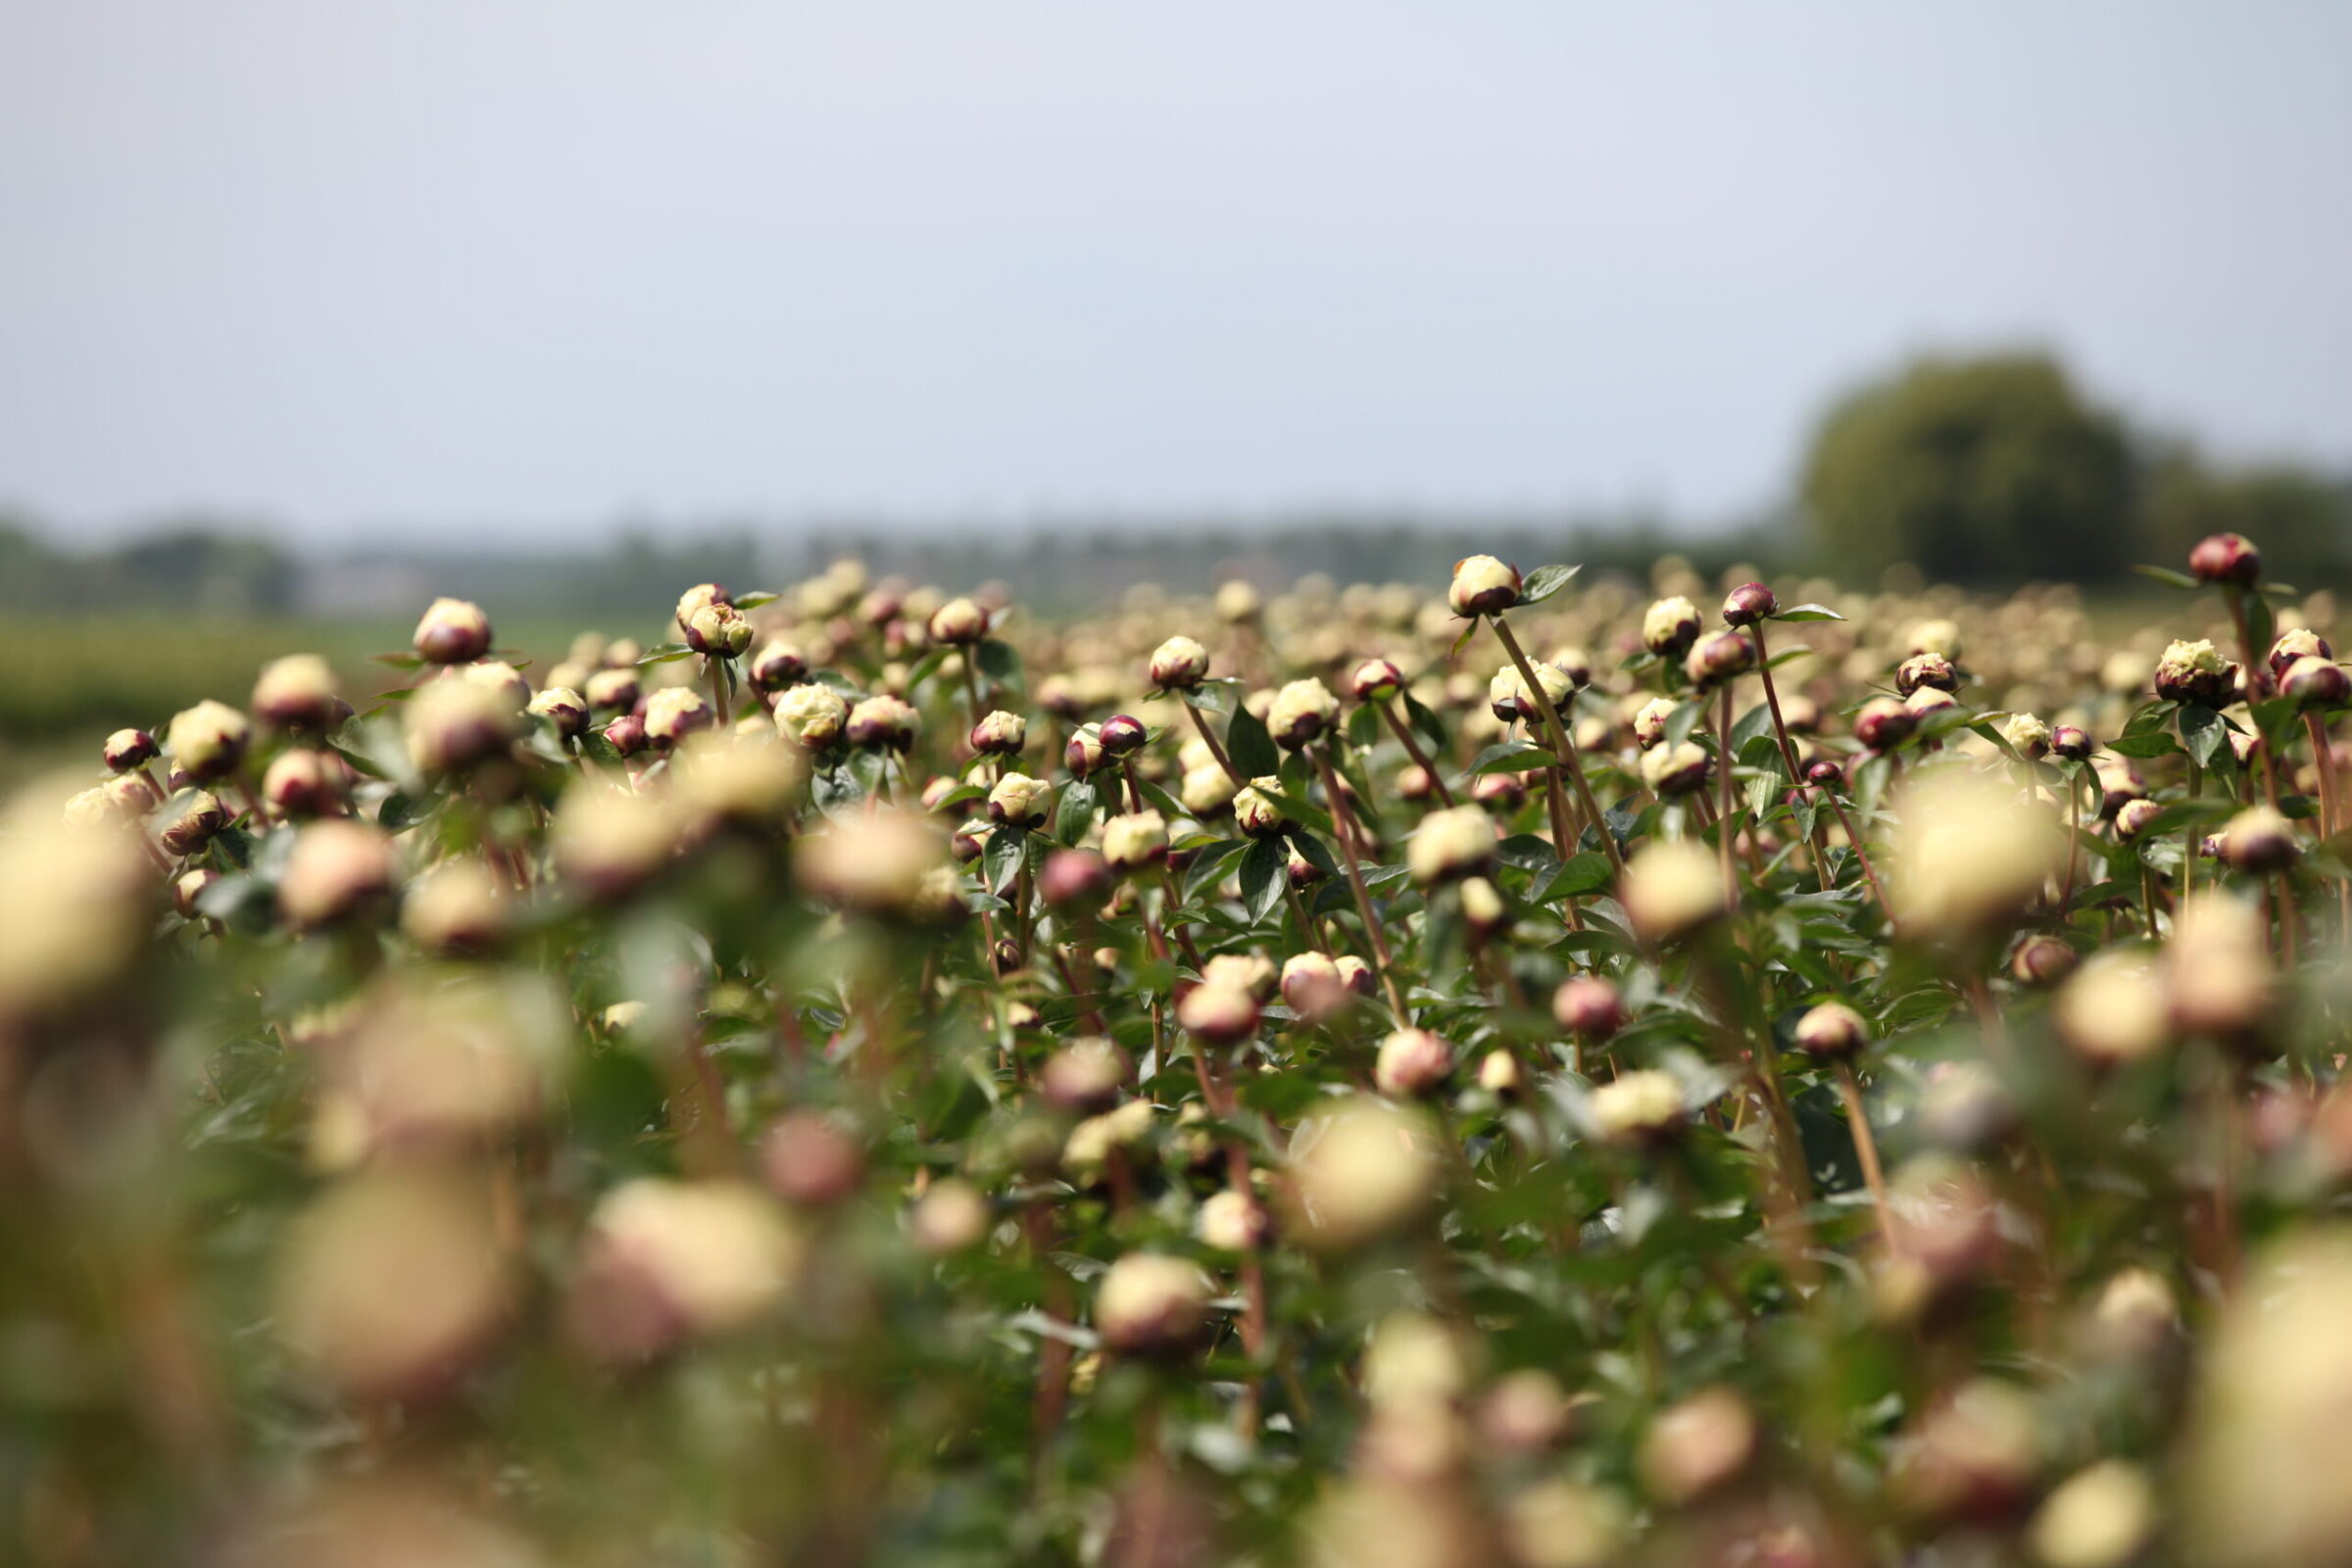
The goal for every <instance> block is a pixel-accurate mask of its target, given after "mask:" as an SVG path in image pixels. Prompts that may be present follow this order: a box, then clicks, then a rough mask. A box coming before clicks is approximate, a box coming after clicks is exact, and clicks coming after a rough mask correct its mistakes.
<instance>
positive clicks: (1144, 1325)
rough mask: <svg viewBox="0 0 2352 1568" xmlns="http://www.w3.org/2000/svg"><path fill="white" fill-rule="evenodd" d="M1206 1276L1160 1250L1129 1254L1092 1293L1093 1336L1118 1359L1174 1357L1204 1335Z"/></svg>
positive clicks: (1191, 1265)
mask: <svg viewBox="0 0 2352 1568" xmlns="http://www.w3.org/2000/svg"><path fill="white" fill-rule="evenodd" d="M1211 1294H1212V1293H1211V1292H1210V1290H1209V1284H1208V1276H1207V1275H1205V1274H1203V1273H1201V1269H1200V1267H1199V1265H1197V1264H1194V1263H1190V1262H1187V1261H1186V1260H1184V1259H1183V1258H1179V1257H1169V1256H1166V1255H1165V1254H1163V1253H1158V1252H1129V1253H1128V1254H1127V1255H1126V1256H1124V1257H1122V1258H1120V1259H1119V1260H1118V1261H1117V1262H1115V1263H1113V1264H1111V1265H1110V1267H1109V1268H1108V1269H1107V1270H1105V1271H1104V1273H1103V1283H1102V1285H1101V1286H1100V1287H1099V1288H1098V1289H1097V1290H1096V1293H1095V1332H1096V1333H1097V1334H1099V1335H1101V1336H1102V1338H1103V1348H1105V1349H1107V1350H1111V1351H1114V1352H1116V1353H1118V1354H1122V1355H1147V1356H1158V1355H1176V1354H1181V1353H1183V1352H1184V1351H1187V1350H1190V1349H1192V1348H1194V1347H1195V1346H1197V1345H1198V1344H1199V1343H1200V1342H1201V1338H1202V1336H1204V1335H1205V1334H1206V1333H1207V1332H1208V1303H1209V1299H1210V1296H1211Z"/></svg>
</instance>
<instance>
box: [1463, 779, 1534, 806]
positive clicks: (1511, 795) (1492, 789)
mask: <svg viewBox="0 0 2352 1568" xmlns="http://www.w3.org/2000/svg"><path fill="white" fill-rule="evenodd" d="M1470 798H1471V799H1472V800H1473V801H1476V802H1477V803H1478V804H1479V805H1480V806H1481V807H1483V808H1484V809H1487V810H1489V811H1493V812H1495V813H1497V814H1499V815H1502V816H1509V815H1511V814H1512V813H1513V812H1515V811H1517V810H1518V809H1519V808H1520V807H1522V806H1524V805H1526V804H1527V775H1526V774H1524V773H1487V774H1482V775H1481V776H1480V777H1478V778H1476V779H1473V780H1472V781H1471V784H1470Z"/></svg>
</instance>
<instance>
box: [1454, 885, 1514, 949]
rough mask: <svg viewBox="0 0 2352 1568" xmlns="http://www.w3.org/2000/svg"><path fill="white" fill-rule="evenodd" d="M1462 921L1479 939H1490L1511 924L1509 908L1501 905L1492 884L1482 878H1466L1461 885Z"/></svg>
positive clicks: (1499, 897) (1500, 900)
mask: <svg viewBox="0 0 2352 1568" xmlns="http://www.w3.org/2000/svg"><path fill="white" fill-rule="evenodd" d="M1461 899H1462V919H1463V920H1464V921H1466V922H1467V923H1468V924H1469V927H1470V929H1471V930H1473V931H1475V932H1477V933H1478V934H1479V935H1480V936H1481V937H1492V936H1493V935H1495V933H1496V932H1497V931H1502V930H1507V929H1508V928H1509V926H1510V923H1511V908H1510V906H1509V905H1507V904H1505V903H1503V901H1502V895H1501V893H1499V892H1497V891H1496V889H1495V884H1494V883H1492V882H1490V881H1488V880H1487V879H1486V878H1485V877H1483V876H1474V877H1467V878H1465V879H1464V880H1463V882H1462V885H1461Z"/></svg>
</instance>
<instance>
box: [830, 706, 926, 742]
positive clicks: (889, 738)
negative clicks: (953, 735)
mask: <svg viewBox="0 0 2352 1568" xmlns="http://www.w3.org/2000/svg"><path fill="white" fill-rule="evenodd" d="M921 725H922V719H921V716H920V715H919V714H917V713H916V712H915V711H914V709H913V707H912V706H911V705H910V704H908V703H907V702H906V701H905V700H904V699H902V698H898V697H893V696H891V695H890V694H889V693H888V692H884V693H881V694H879V695H877V696H873V697H868V698H866V699H864V700H863V701H862V702H860V703H858V705H857V706H856V707H854V708H852V709H851V710H850V716H849V719H848V721H847V722H846V723H845V724H844V725H843V726H842V733H843V734H844V735H846V736H847V737H848V738H849V742H850V744H851V745H852V746H858V747H865V748H868V749H871V750H874V751H886V752H904V751H907V750H910V749H911V748H912V747H913V745H914V737H915V732H916V731H917V730H918V729H920V728H921Z"/></svg>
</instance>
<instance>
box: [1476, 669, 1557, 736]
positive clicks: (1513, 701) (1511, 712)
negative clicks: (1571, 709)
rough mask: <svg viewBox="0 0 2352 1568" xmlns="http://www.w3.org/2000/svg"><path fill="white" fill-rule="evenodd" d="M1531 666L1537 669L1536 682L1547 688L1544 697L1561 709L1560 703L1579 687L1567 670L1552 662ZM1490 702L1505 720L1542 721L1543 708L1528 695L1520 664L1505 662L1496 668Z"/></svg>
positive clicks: (1505, 721) (1492, 707)
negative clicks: (1557, 667) (1550, 663)
mask: <svg viewBox="0 0 2352 1568" xmlns="http://www.w3.org/2000/svg"><path fill="white" fill-rule="evenodd" d="M1530 667H1531V668H1533V669H1534V670H1535V672H1536V684H1537V685H1539V686H1541V687H1543V688H1544V703H1545V705H1547V706H1548V707H1549V708H1550V709H1551V710H1552V711H1554V712H1557V711H1559V710H1560V707H1561V705H1562V704H1564V703H1566V702H1567V701H1568V700H1569V699H1570V698H1571V697H1574V696H1575V695H1576V687H1575V685H1574V684H1573V683H1571V682H1570V680H1569V679H1568V676H1567V674H1566V673H1565V672H1564V671H1561V670H1558V669H1554V668H1553V667H1552V666H1551V665H1549V664H1535V665H1531V666H1530ZM1487 706H1488V707H1489V708H1490V709H1491V710H1493V711H1494V714H1495V717H1496V718H1498V719H1500V720H1502V721H1503V722H1504V723H1505V724H1509V723H1512V722H1515V721H1525V722H1526V723H1529V724H1541V723H1542V722H1543V717H1544V711H1543V709H1541V708H1538V707H1537V706H1536V704H1535V702H1534V700H1533V699H1531V698H1530V697H1529V696H1528V691H1527V682H1526V681H1525V680H1522V679H1521V678H1520V675H1519V670H1518V666H1516V665H1514V664H1505V665H1503V667H1502V668H1500V669H1498V670H1496V671H1495V678H1494V679H1493V680H1491V681H1489V682H1488V683H1487Z"/></svg>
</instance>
